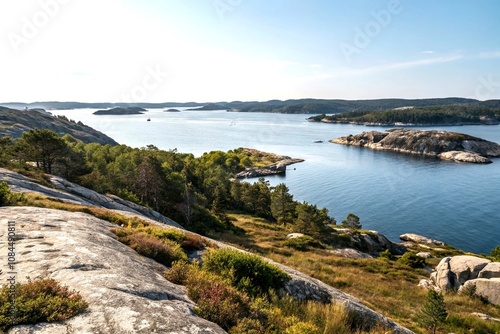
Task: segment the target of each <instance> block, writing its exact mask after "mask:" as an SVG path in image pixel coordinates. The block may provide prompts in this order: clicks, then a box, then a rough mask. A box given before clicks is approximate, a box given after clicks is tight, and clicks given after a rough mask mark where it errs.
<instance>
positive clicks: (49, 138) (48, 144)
mask: <svg viewBox="0 0 500 334" xmlns="http://www.w3.org/2000/svg"><path fill="white" fill-rule="evenodd" d="M17 144H18V149H19V150H20V151H21V153H22V155H23V157H24V158H25V159H27V160H32V161H35V162H36V165H37V167H41V168H42V169H43V171H44V172H45V173H48V174H52V166H53V165H54V163H55V162H57V161H58V160H60V159H63V158H64V157H65V156H66V155H67V154H68V153H69V151H70V150H69V147H68V145H67V144H66V142H65V141H64V139H62V138H61V137H59V136H58V135H57V133H55V132H54V131H51V130H47V129H43V130H39V129H36V130H30V131H28V132H24V133H23V137H22V138H21V139H20V140H18V143H17Z"/></svg>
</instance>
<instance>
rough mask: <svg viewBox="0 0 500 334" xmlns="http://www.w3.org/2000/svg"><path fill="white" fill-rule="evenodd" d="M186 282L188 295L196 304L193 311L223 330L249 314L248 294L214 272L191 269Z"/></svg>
mask: <svg viewBox="0 0 500 334" xmlns="http://www.w3.org/2000/svg"><path fill="white" fill-rule="evenodd" d="M186 284H187V290H188V295H189V297H190V298H191V299H192V300H193V301H194V302H195V303H196V305H197V307H196V308H195V309H194V311H195V313H196V314H198V315H199V316H200V317H202V318H204V319H207V320H209V321H212V322H215V323H216V324H218V325H219V326H221V327H222V328H224V329H225V330H229V329H230V328H231V327H233V326H235V325H236V324H237V323H238V321H239V320H240V319H243V318H246V317H248V316H249V315H250V299H249V298H248V296H247V295H246V294H245V293H243V292H240V291H238V290H237V289H236V288H234V287H233V286H231V284H230V283H229V282H226V281H223V280H221V278H220V277H219V276H217V275H215V274H211V273H208V272H204V271H200V270H198V271H191V272H190V276H189V278H188V279H187V282H186Z"/></svg>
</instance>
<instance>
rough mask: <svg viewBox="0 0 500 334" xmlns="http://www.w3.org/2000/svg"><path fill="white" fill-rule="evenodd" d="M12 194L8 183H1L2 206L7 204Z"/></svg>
mask: <svg viewBox="0 0 500 334" xmlns="http://www.w3.org/2000/svg"><path fill="white" fill-rule="evenodd" d="M10 194H11V192H10V189H9V185H8V184H7V182H5V181H3V182H0V206H4V205H5V204H7V202H8V199H9V197H10Z"/></svg>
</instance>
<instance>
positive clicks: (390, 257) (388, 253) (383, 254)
mask: <svg viewBox="0 0 500 334" xmlns="http://www.w3.org/2000/svg"><path fill="white" fill-rule="evenodd" d="M378 254H379V256H380V257H383V258H385V259H388V260H392V261H393V260H395V259H396V257H395V256H394V255H392V253H391V251H390V250H388V249H386V250H385V251H383V252H380V253H378Z"/></svg>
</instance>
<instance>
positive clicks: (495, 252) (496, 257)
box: [490, 246, 500, 262]
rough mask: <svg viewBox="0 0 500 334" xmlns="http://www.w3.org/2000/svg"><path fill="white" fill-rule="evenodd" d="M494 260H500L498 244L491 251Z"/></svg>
mask: <svg viewBox="0 0 500 334" xmlns="http://www.w3.org/2000/svg"><path fill="white" fill-rule="evenodd" d="M490 255H491V257H492V258H493V260H494V261H499V262H500V246H496V247H495V248H494V249H493V250H492V251H491V253H490Z"/></svg>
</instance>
